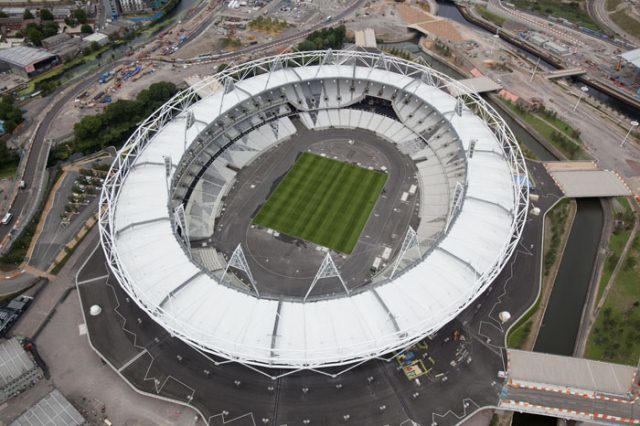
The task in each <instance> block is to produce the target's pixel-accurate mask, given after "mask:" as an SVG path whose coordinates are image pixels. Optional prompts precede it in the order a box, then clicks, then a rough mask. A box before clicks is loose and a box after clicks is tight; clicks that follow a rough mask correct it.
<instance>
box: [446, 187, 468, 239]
mask: <svg viewBox="0 0 640 426" xmlns="http://www.w3.org/2000/svg"><path fill="white" fill-rule="evenodd" d="M463 192H464V188H463V186H462V184H461V183H460V182H456V192H455V193H454V194H453V200H452V201H451V208H450V209H449V215H448V216H447V223H446V225H445V226H444V232H445V233H446V232H448V231H449V226H450V225H451V221H452V220H453V216H455V214H456V212H457V211H458V209H459V208H460V204H461V203H462V193H463Z"/></svg>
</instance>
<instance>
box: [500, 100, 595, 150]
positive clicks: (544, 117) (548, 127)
mask: <svg viewBox="0 0 640 426" xmlns="http://www.w3.org/2000/svg"><path fill="white" fill-rule="evenodd" d="M501 102H502V104H503V105H504V106H505V107H506V108H508V109H509V110H510V111H513V113H514V114H515V115H517V116H518V117H519V118H520V119H522V120H523V121H524V122H526V123H527V124H528V125H529V126H531V127H532V128H533V129H535V130H536V131H537V132H538V134H539V135H540V136H542V137H543V138H545V139H546V140H547V141H548V142H549V143H550V144H552V145H554V146H555V147H556V148H558V149H559V150H560V151H561V152H562V153H563V154H564V155H565V156H566V157H567V158H568V159H570V160H589V159H591V157H590V156H589V155H588V154H587V152H586V151H585V150H584V149H583V148H582V143H581V142H580V132H579V131H578V130H576V129H574V128H573V127H571V126H570V125H569V124H567V123H566V122H565V121H563V120H561V119H560V118H558V117H557V116H555V114H554V113H553V112H552V111H548V110H547V111H544V112H538V111H536V112H530V111H526V110H524V109H522V108H519V107H518V106H517V105H516V104H514V103H513V102H508V101H504V100H501Z"/></svg>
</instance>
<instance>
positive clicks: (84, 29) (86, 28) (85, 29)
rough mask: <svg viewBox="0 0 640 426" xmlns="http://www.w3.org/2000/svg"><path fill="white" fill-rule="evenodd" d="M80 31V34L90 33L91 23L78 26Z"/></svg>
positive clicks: (91, 31)
mask: <svg viewBox="0 0 640 426" xmlns="http://www.w3.org/2000/svg"><path fill="white" fill-rule="evenodd" d="M80 32H81V33H82V34H91V33H93V28H91V25H89V24H82V26H81V27H80Z"/></svg>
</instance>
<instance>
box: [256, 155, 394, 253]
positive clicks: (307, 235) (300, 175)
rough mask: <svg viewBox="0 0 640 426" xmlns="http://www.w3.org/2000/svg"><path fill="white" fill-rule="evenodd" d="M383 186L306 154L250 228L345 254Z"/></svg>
mask: <svg viewBox="0 0 640 426" xmlns="http://www.w3.org/2000/svg"><path fill="white" fill-rule="evenodd" d="M386 180H387V175H386V174H384V173H381V172H378V171H373V170H368V169H365V168H362V167H358V166H354V165H351V164H347V163H343V162H341V161H336V160H332V159H330V158H325V157H322V156H319V155H315V154H310V153H304V154H302V155H301V156H300V157H299V158H298V160H297V161H296V163H295V164H294V165H293V167H292V168H291V169H290V170H289V172H288V173H287V175H286V176H285V177H284V179H283V180H282V182H280V184H279V185H278V187H277V188H276V190H275V191H274V192H273V193H272V194H271V196H270V197H269V198H268V199H267V201H266V202H265V203H264V204H263V206H262V207H261V208H260V210H259V211H258V214H257V215H256V217H255V218H254V219H253V223H255V224H257V225H259V226H263V227H265V228H271V229H274V230H276V231H278V232H281V233H283V234H286V235H290V236H292V237H297V238H301V239H303V240H306V241H311V242H313V243H316V244H318V245H321V246H324V247H328V248H330V249H333V250H336V251H339V252H342V253H347V254H349V253H351V252H352V251H353V248H354V247H355V245H356V243H357V242H358V238H359V237H360V233H361V232H362V229H363V228H364V226H365V224H366V223H367V220H368V219H369V215H370V214H371V210H372V209H373V206H374V205H375V203H376V201H377V200H378V197H379V196H380V193H381V192H382V188H383V187H384V184H385V182H386Z"/></svg>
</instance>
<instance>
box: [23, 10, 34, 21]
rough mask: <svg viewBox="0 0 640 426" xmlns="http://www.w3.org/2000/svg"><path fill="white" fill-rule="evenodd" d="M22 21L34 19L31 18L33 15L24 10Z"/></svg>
mask: <svg viewBox="0 0 640 426" xmlns="http://www.w3.org/2000/svg"><path fill="white" fill-rule="evenodd" d="M22 19H24V20H25V21H26V20H27V19H35V16H33V13H31V11H30V10H29V9H25V10H24V13H23V14H22Z"/></svg>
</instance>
